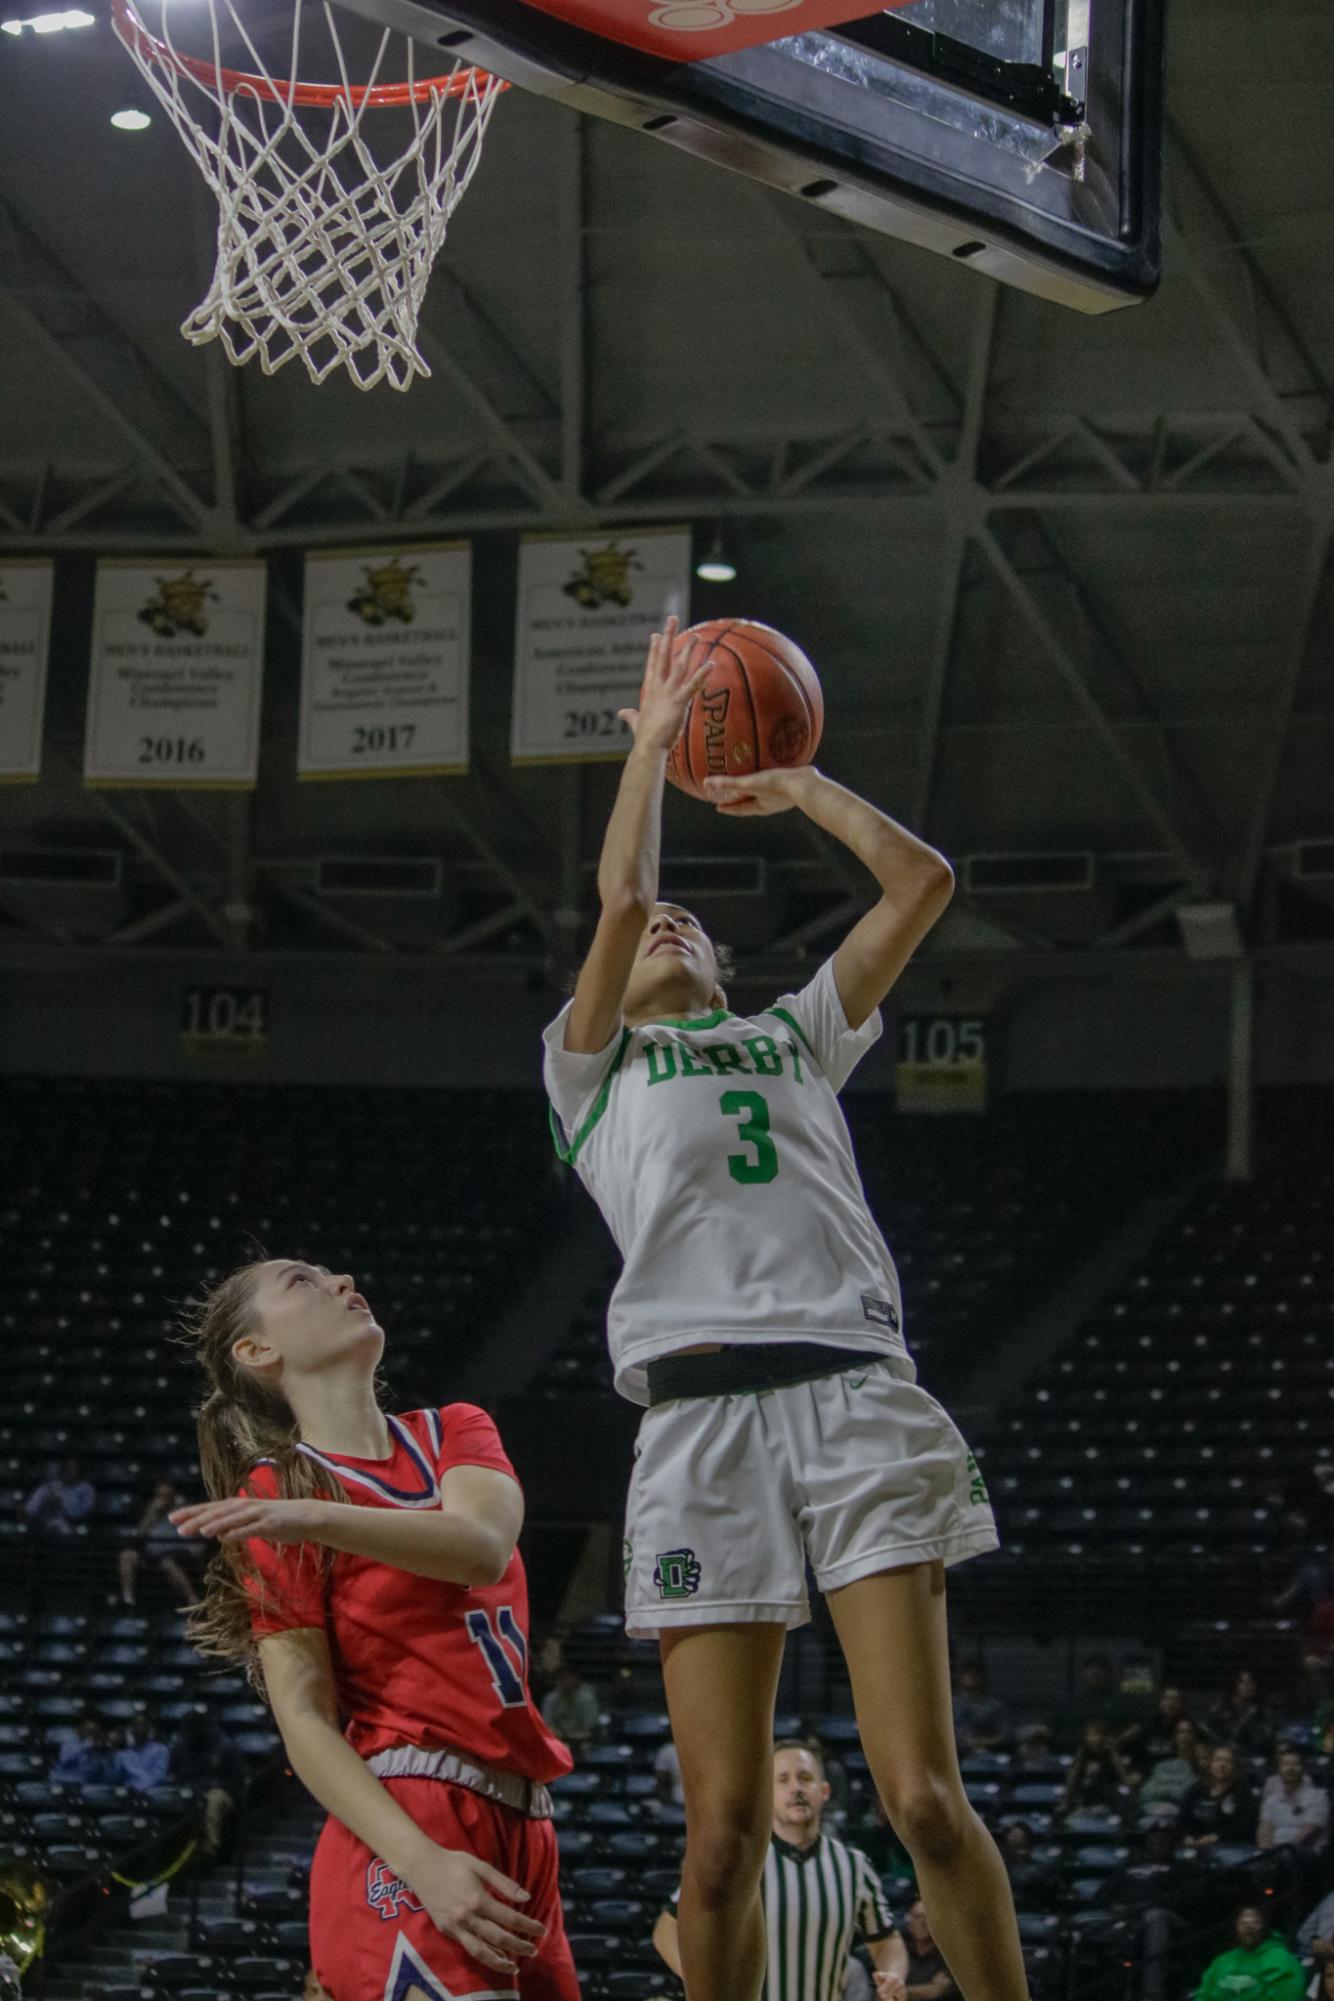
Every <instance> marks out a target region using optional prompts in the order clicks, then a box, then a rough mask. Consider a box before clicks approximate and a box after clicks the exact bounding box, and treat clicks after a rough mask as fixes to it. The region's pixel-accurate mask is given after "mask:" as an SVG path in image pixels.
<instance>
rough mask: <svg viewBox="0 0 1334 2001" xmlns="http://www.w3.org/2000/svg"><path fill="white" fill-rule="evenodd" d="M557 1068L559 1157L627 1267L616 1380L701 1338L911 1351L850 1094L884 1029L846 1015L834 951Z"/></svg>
mask: <svg viewBox="0 0 1334 2001" xmlns="http://www.w3.org/2000/svg"><path fill="white" fill-rule="evenodd" d="M568 1013H569V1007H568V1005H567V1006H566V1007H565V1008H563V1009H562V1010H561V1012H560V1014H559V1015H557V1017H556V1019H555V1021H553V1022H552V1023H551V1025H550V1027H549V1028H548V1029H547V1030H546V1033H545V1037H544V1040H545V1043H546V1057H545V1062H544V1065H543V1075H544V1077H545V1081H546V1087H547V1092H548V1095H549V1096H550V1099H551V1102H552V1105H553V1107H554V1116H553V1119H552V1130H553V1133H554V1134H555V1137H556V1143H557V1147H558V1149H559V1151H560V1153H561V1156H562V1158H563V1159H565V1160H568V1161H569V1162H571V1164H572V1165H573V1166H574V1167H575V1168H576V1170H577V1171H578V1174H579V1177H580V1179H581V1180H582V1181H583V1183H584V1185H585V1187H586V1188H587V1189H588V1191H589V1193H590V1194H591V1195H592V1197H593V1199H594V1201H595V1202H596V1203H597V1205H598V1207H599V1208H600V1209H601V1211H602V1214H603V1216H604V1217H605V1218H606V1221H607V1225H608V1227H609V1228H610V1230H611V1233H612V1236H613V1237H614V1238H615V1240H616V1244H617V1247H618V1249H619V1250H620V1253H621V1256H622V1258H623V1259H624V1261H625V1268H624V1270H623V1272H622V1273H621V1277H620V1280H619V1283H618V1284H617V1286H616V1290H615V1291H614V1293H613V1294H612V1299H611V1305H610V1308H609V1311H608V1317H607V1333H608V1339H609V1341H610V1345H611V1356H612V1363H613V1366H614V1369H615V1374H616V1387H617V1389H618V1390H619V1391H620V1392H621V1394H622V1395H623V1396H626V1397H628V1398H630V1400H631V1401H632V1402H634V1403H647V1401H648V1385H647V1379H646V1377H645V1373H644V1366H645V1364H646V1363H647V1362H648V1361H650V1360H651V1359H652V1358H653V1357H654V1356H657V1355H667V1354H671V1353H673V1352H674V1351H675V1350H677V1349H680V1348H683V1347H689V1346H691V1345H693V1344H694V1343H696V1342H704V1341H720V1342H726V1343H728V1344H735V1343H740V1342H747V1341H750V1342H760V1341H776V1342H777V1341H822V1342H826V1343H830V1344H832V1345H834V1346H840V1347H850V1348H863V1349H866V1350H868V1351H872V1352H874V1353H877V1354H891V1355H898V1356H905V1355H906V1349H905V1346H904V1341H903V1333H902V1325H903V1309H902V1305H901V1302H900V1297H899V1281H898V1274H897V1273H896V1272H895V1270H894V1261H893V1259H892V1258H891V1257H890V1254H889V1250H888V1248H887V1246H886V1244H885V1241H884V1238H883V1237H882V1236H881V1234H880V1232H879V1230H878V1229H877V1228H876V1225H875V1222H874V1219H873V1218H872V1216H871V1212H870V1210H869V1209H868V1208H867V1206H866V1197H865V1195H864V1194H863V1192H862V1185H861V1179H860V1177H859V1175H858V1173H857V1165H856V1161H855V1160H854V1158H853V1152H852V1142H851V1140H850V1138H849V1136H848V1129H847V1126H846V1124H845V1123H844V1119H843V1113H842V1111H841V1109H840V1107H839V1103H838V1096H837V1094H838V1092H839V1091H840V1090H841V1089H842V1087H843V1085H844V1084H845V1083H846V1081H847V1079H848V1077H849V1075H850V1074H851V1072H852V1070H853V1069H854V1067H855V1066H856V1064H857V1062H858V1061H859V1060H860V1058H861V1057H862V1056H863V1055H864V1054H865V1053H866V1051H867V1049H869V1048H870V1046H871V1044H872V1043H873V1042H874V1041H875V1040H876V1038H877V1036H878V1035H879V1034H880V1026H881V1024H880V1016H879V1014H878V1013H875V1014H873V1015H872V1016H871V1017H870V1019H869V1020H868V1021H866V1022H864V1023H863V1024H862V1026H861V1027H860V1028H858V1029H852V1028H849V1026H848V1020H847V1016H846V1015H845V1013H844V1012H843V1004H842V1001H841V1000H840V999H839V993H838V987H837V985H836V983H835V980H834V970H833V962H832V961H826V963H825V964H824V965H823V966H822V967H821V968H820V970H819V972H818V973H817V974H816V975H815V977H814V979H813V980H812V981H811V982H810V985H809V986H807V987H804V988H803V989H802V991H801V992H800V993H798V994H785V995H784V996H783V998H782V999H781V1000H779V1001H777V1002H776V1003H775V1005H774V1006H773V1007H772V1008H769V1009H767V1010H765V1012H763V1013H762V1014H758V1015H756V1016H754V1017H753V1018H752V1019H745V1018H743V1017H742V1016H740V1015H735V1014H729V1013H728V1011H727V1010H726V1009H725V1008H719V1009H717V1010H716V1011H715V1012H713V1013H709V1014H703V1015H697V1016H694V1017H692V1018H690V1019H676V1020H665V1021H653V1022H644V1023H642V1024H641V1025H640V1026H639V1027H637V1028H622V1029H618V1030H617V1032H616V1035H615V1036H614V1037H613V1038H612V1040H611V1041H610V1042H609V1043H608V1044H607V1047H606V1048H605V1049H601V1050H599V1051H598V1052H597V1054H596V1055H583V1054H578V1053H575V1052H574V1051H571V1050H568V1049H566V1048H565V1047H564V1037H565V1018H566V1015H567V1014H568Z"/></svg>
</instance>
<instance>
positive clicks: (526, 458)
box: [417, 327, 561, 507]
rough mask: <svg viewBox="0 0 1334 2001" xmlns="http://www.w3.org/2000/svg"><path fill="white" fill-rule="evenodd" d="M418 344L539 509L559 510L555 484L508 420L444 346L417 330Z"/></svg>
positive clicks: (558, 496) (438, 340)
mask: <svg viewBox="0 0 1334 2001" xmlns="http://www.w3.org/2000/svg"><path fill="white" fill-rule="evenodd" d="M417 344H418V346H419V347H420V348H421V351H422V353H423V354H424V355H425V357H426V359H427V361H428V363H429V364H430V366H431V369H432V371H433V372H435V371H438V372H439V373H440V374H441V375H442V376H444V377H445V379H446V380H447V381H448V382H450V383H452V385H453V387H454V388H455V389H456V390H457V392H458V394H459V396H460V397H461V399H462V400H463V402H465V403H466V404H467V405H468V408H469V409H470V410H471V411H472V413H473V415H474V416H475V417H476V418H477V419H478V421H479V423H480V424H481V425H482V427H483V429H484V430H485V431H487V432H488V433H489V434H490V436H491V438H492V439H493V440H494V442H495V443H496V445H497V446H498V447H499V449H500V451H501V453H502V454H503V456H504V457H505V458H506V459H508V460H509V461H510V463H511V464H512V465H513V467H514V471H515V473H516V475H517V477H518V479H519V481H520V482H521V484H522V485H524V486H526V487H527V489H528V491H529V492H530V493H531V494H532V496H533V498H534V500H536V501H537V502H538V503H539V504H540V505H542V506H546V507H555V506H558V505H559V504H560V498H561V495H560V488H559V487H558V485H557V484H556V481H555V480H554V479H553V478H552V477H551V474H550V473H549V472H548V471H547V469H546V467H545V466H544V465H543V464H542V463H541V461H540V460H539V459H538V458H536V457H535V456H534V454H533V453H532V452H530V451H529V449H528V447H527V445H526V444H525V443H524V441H523V439H522V438H521V437H520V436H519V434H518V432H517V431H516V430H515V429H514V427H513V426H512V424H511V423H510V422H509V420H508V418H506V417H503V416H502V415H501V413H500V411H499V410H497V408H496V406H495V404H494V403H493V402H492V401H491V399H490V397H489V396H488V395H487V393H486V391H485V390H484V389H482V388H481V387H480V386H479V385H478V384H477V383H476V382H475V381H474V380H473V378H472V376H471V375H469V373H468V371H467V370H466V369H465V368H464V367H463V366H462V364H461V363H459V362H457V361H456V360H455V359H454V356H453V355H452V354H451V353H450V351H449V349H448V348H447V347H446V346H445V344H444V342H443V341H442V340H440V339H438V338H437V336H436V335H435V334H433V333H429V332H427V330H426V329H425V328H424V327H423V328H421V329H420V330H419V334H418V342H417Z"/></svg>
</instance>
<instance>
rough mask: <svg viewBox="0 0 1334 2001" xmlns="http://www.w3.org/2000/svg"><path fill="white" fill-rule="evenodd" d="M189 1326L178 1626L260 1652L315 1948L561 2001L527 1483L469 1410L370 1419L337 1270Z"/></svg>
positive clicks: (564, 1987) (392, 1988)
mask: <svg viewBox="0 0 1334 2001" xmlns="http://www.w3.org/2000/svg"><path fill="white" fill-rule="evenodd" d="M193 1332H194V1334H195V1338H196V1342H197V1347H198V1351H199V1354H200V1358H201V1360H202V1361H203V1363H204V1366H205V1368H206V1369H207V1371H208V1373H209V1375H210V1377H211V1379H212V1382H213V1385H214V1388H213V1393H212V1395H211V1396H210V1397H209V1399H208V1401H207V1402H206V1404H205V1405H204V1407H203V1409H202V1410H201V1412H200V1415H199V1430H200V1454H201V1462H202V1465H203V1470H204V1476H205V1482H206V1485H207V1486H208V1489H209V1492H210V1494H211V1495H213V1496H214V1498H213V1499H212V1500H210V1501H207V1502H204V1503H202V1504H200V1505H199V1506H197V1507H192V1508H186V1509H181V1510H179V1511H178V1512H177V1514H176V1515H175V1516H174V1517H173V1519H174V1520H175V1521H176V1522H177V1525H178V1526H179V1528H180V1529H181V1531H182V1533H183V1534H192V1535H199V1534H204V1535H211V1536H215V1537H217V1538H218V1540H219V1544H220V1549H219V1554H218V1556H217V1557H216V1558H215V1559H214V1562H213V1565H212V1566H211V1569H210V1574H209V1583H208V1590H207V1592H206V1596H205V1600H204V1605H203V1608H202V1611H201V1612H200V1613H199V1615H198V1616H197V1617H196V1619H195V1621H194V1631H195V1637H196V1639H197V1641H198V1642H199V1644H201V1645H202V1646H204V1647H205V1648H206V1649H207V1650H209V1651H212V1652H215V1653H221V1654H224V1655H227V1656H229V1657H232V1658H236V1657H241V1658H243V1659H246V1660H247V1661H249V1662H250V1664H251V1665H252V1666H257V1667H258V1670H259V1672H260V1674H261V1675H262V1677H263V1680H264V1683H265V1686H266V1689H267V1693H268V1696H269V1700H270V1702H271V1704H272V1706H273V1710H274V1715H275V1717H276V1719H277V1722H278V1725H279V1728H280V1729H281V1731H282V1733H283V1739H284V1742H285V1744H286V1747H287V1751H288V1755H289V1757H290V1758H291V1760H292V1764H293V1767H294V1769H295V1770H296V1772H297V1773H298V1775H299V1776H300V1777H301V1778H302V1780H303V1781H304V1783H305V1784H306V1785H307V1786H308V1787H309V1789H310V1791H311V1792H313V1793H314V1794H315V1796H316V1798H318V1799H319V1800H320V1801H321V1803H322V1804H323V1805H324V1806H325V1807H327V1808H328V1811H329V1816H330V1817H329V1820H328V1821H327V1823H326V1825H325V1828H324V1832H323V1834H322V1835H321V1837H320V1842H319V1846H318V1848H317V1850H316V1854H315V1862H314V1866H313V1869H312V1873H311V1891H310V1934H311V1959H312V1962H313V1965H314V1967H315V1970H316V1972H317V1973H318V1974H319V1977H320V1979H321V1981H322V1982H323V1984H324V1986H325V1987H326V1989H327V1990H328V1992H329V1994H330V1996H331V1997H332V2001H454V1997H460V1996H472V1997H476V2001H482V1997H492V1998H493V2001H494V1997H512V1998H513V2001H578V1996H579V1988H578V1982H577V1980H576V1977H575V1972H574V1967H573V1963H572V1961H571V1958H570V1951H569V1945H568V1942H567V1940H566V1937H565V1930H564V1923H563V1919H562V1916H561V1907H560V1895H559V1890H558V1887H557V1854H556V1841H555V1834H554V1830H553V1827H552V1822H551V1803H550V1797H549V1795H548V1793H547V1791H546V1785H547V1782H548V1781H550V1780H551V1779H554V1778H557V1777H559V1776H560V1775H561V1774H562V1773H564V1772H567V1771H568V1770H569V1769H570V1764H571V1760H570V1755H569V1752H568V1751H567V1750H566V1749H565V1747H564V1745H563V1744H561V1743H560V1742H559V1741H558V1740H557V1739H556V1738H555V1737H553V1736H552V1735H551V1733H550V1731H549V1730H548V1729H547V1728H546V1726H545V1725H544V1723H543V1722H542V1719H541V1716H540V1715H539V1713H538V1711H537V1708H536V1706H535V1705H534V1703H533V1700H532V1697H531V1695H530V1693H529V1689H528V1673H527V1669H528V1637H527V1635H528V1589H527V1580H526V1578H525V1575H524V1569H523V1563H522V1559H521V1558H520V1556H519V1554H518V1551H517V1549H516V1547H515V1544H516V1539H517V1536H518V1532H519V1528H520V1526H521V1522H522V1511H523V1503H522V1494H521V1490H520V1488H519V1485H518V1481H517V1479H516V1478H515V1475H514V1469H513V1467H512V1466H511V1465H510V1462H509V1460H508V1458H507V1457H506V1455H505V1451H504V1448H503V1446H502V1445H501V1443H500V1438H499V1435H498V1433H497V1431H496V1428H495V1426H494V1425H493V1424H492V1422H491V1420H490V1419H489V1418H488V1417H487V1416H486V1414H485V1413H484V1412H483V1411H480V1410H478V1409H476V1408H475V1407H474V1406H473V1405H471V1404H451V1405H446V1406H444V1408H443V1409H427V1410H420V1411H412V1412H409V1413H407V1414H405V1415H403V1416H386V1415H385V1414H384V1413H383V1412H382V1411H381V1410H380V1409H379V1406H378V1404H377V1403H376V1401H375V1396H374V1374H375V1368H376V1365H377V1364H378V1361H379V1357H380V1353H381V1351H382V1348H383V1342H384V1336H383V1333H382V1331H381V1329H380V1327H379V1325H378V1323H377V1322H376V1321H375V1318H374V1316H373V1314H372V1313H371V1311H370V1308H369V1307H368V1305H367V1304H366V1302H365V1301H364V1300H363V1299H362V1298H361V1296H360V1294H358V1293H357V1292H356V1291H355V1290H354V1289H353V1285H352V1281H351V1279H350V1278H346V1277H343V1278H335V1277H333V1276H332V1275H331V1274H330V1273H329V1272H327V1271H325V1270H324V1268H323V1267H322V1266H311V1265H305V1264H301V1263H298V1262H295V1261H281V1262H274V1263H264V1264H260V1265H254V1266H248V1267H246V1268H245V1269H244V1270H243V1271H241V1272H236V1273H233V1274H232V1276H231V1277H230V1278H229V1279H227V1280H224V1282H223V1284H222V1285H221V1286H219V1287H218V1288H217V1290H216V1291H215V1292H213V1293H212V1294H211V1295H210V1296H209V1297H208V1299H207V1300H206V1301H205V1302H204V1304H203V1305H202V1306H201V1307H200V1309H199V1310H198V1313H197V1316H196V1318H195V1322H194V1327H193Z"/></svg>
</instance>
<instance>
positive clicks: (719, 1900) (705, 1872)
mask: <svg viewBox="0 0 1334 2001" xmlns="http://www.w3.org/2000/svg"><path fill="white" fill-rule="evenodd" d="M769 1834H770V1828H769V1825H768V1823H767V1821H766V1820H765V1819H764V1818H763V1816H762V1815H759V1814H757V1813H754V1812H753V1811H751V1810H749V1809H748V1808H746V1807H745V1806H744V1805H740V1804H738V1805H736V1806H735V1807H732V1808H728V1807H721V1808H716V1809H714V1810H713V1811H712V1812H706V1813H705V1814H703V1815H701V1816H699V1818H698V1820H697V1821H693V1820H692V1822H691V1824H690V1826H689V1827H688V1828H687V1831H686V1853H685V1866H684V1872H683V1873H684V1875H685V1877H686V1878H688V1880H689V1882H690V1886H691V1888H692V1890H693V1891H694V1894H695V1896H696V1897H697V1898H698V1899H699V1900H700V1901H701V1902H702V1903H703V1904H704V1905H705V1906H706V1907H707V1908H709V1909H710V1910H717V1909H721V1908H722V1907H723V1906H724V1905H727V1904H730V1903H737V1902H746V1901H748V1900H749V1898H750V1897H751V1896H753V1895H754V1892H755V1889H756V1886H757V1885H758V1883H759V1880H760V1874H761V1871H762V1870H763V1868H764V1856H765V1851H766V1849H767V1848H768V1845H769Z"/></svg>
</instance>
